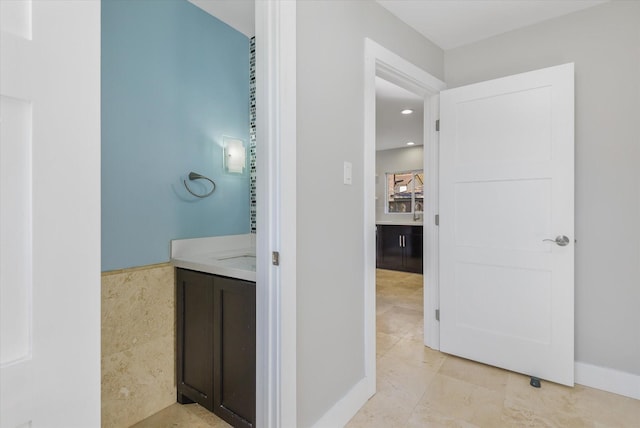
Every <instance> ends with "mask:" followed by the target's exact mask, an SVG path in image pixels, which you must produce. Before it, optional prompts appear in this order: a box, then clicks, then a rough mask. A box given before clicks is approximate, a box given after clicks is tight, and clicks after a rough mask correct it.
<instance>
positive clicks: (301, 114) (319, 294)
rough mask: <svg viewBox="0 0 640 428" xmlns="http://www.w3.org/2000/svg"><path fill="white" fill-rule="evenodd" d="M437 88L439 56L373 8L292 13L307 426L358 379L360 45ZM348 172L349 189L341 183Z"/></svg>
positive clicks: (301, 380) (300, 340) (301, 363)
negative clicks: (346, 166)
mask: <svg viewBox="0 0 640 428" xmlns="http://www.w3.org/2000/svg"><path fill="white" fill-rule="evenodd" d="M365 37H369V38H371V39H373V40H374V41H376V42H377V43H379V44H381V45H383V46H385V47H386V48H387V49H390V50H392V51H394V52H395V53H397V54H398V55H400V56H403V57H404V58H406V59H407V60H409V61H411V62H413V63H414V64H416V65H417V66H420V67H422V68H424V69H425V70H426V71H428V72H429V73H431V74H433V75H435V76H437V77H438V78H442V75H443V52H442V51H441V50H440V49H439V48H437V47H436V46H435V45H433V44H431V43H430V42H429V41H427V40H426V39H425V38H424V37H422V36H421V35H419V34H418V33H417V32H415V31H414V30H412V29H410V28H409V27H407V26H406V25H404V24H403V23H401V22H400V21H399V20H398V19H397V18H395V17H394V16H393V15H391V14H390V13H389V12H387V11H386V10H385V9H383V8H382V7H381V6H379V5H378V4H377V3H375V2H368V1H367V2H364V1H315V2H307V1H305V2H298V3H297V130H298V131H297V170H298V176H297V188H298V193H297V238H298V242H297V246H298V248H297V272H298V275H297V317H298V318H297V331H298V335H297V383H298V385H297V401H298V424H297V426H298V427H300V428H304V427H308V426H311V425H313V424H314V422H316V421H317V420H318V419H319V418H320V417H321V416H322V415H323V414H325V412H327V411H328V410H329V409H330V408H331V407H332V406H333V405H334V404H335V403H336V402H338V401H339V400H340V399H341V398H342V397H343V396H345V394H347V393H348V391H349V390H350V389H351V388H352V387H353V386H354V385H356V384H357V383H358V381H359V380H361V379H362V378H363V376H364V362H365V358H364V272H363V271H364V257H363V251H364V248H363V247H364V236H363V227H362V224H363V219H364V213H363V197H364V196H363V193H364V187H363V156H364V119H363V103H364V92H363V90H364V78H363V75H364V39H365ZM345 160H347V161H350V162H352V163H353V185H351V186H347V185H344V184H343V183H342V178H343V177H342V175H343V162H344V161H345Z"/></svg>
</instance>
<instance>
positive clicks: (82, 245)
mask: <svg viewBox="0 0 640 428" xmlns="http://www.w3.org/2000/svg"><path fill="white" fill-rule="evenodd" d="M99 106H100V3H99V2H93V1H86V2H76V1H54V0H49V1H31V0H17V1H0V317H1V320H0V426H2V427H3V428H4V427H7V428H14V427H25V426H48V427H62V426H65V427H66V426H99V425H100V339H99V333H100V109H99ZM69 266H72V268H70V267H69ZM70 271H72V272H70ZM70 374H72V375H70ZM69 397H73V399H69Z"/></svg>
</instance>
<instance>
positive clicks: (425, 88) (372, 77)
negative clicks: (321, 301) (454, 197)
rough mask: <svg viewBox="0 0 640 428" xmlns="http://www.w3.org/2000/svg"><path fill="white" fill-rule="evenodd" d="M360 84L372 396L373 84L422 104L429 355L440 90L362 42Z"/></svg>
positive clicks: (434, 337) (434, 341) (434, 298)
mask: <svg viewBox="0 0 640 428" xmlns="http://www.w3.org/2000/svg"><path fill="white" fill-rule="evenodd" d="M364 78H365V93H364V98H365V147H364V182H365V183H366V184H365V195H364V198H365V200H364V227H365V243H364V245H365V249H364V253H365V272H364V277H365V293H364V294H365V371H366V377H367V378H368V380H369V392H370V393H371V395H373V394H374V393H375V379H376V199H375V198H376V180H381V179H382V180H385V182H386V177H383V175H385V174H384V171H377V169H376V78H380V79H383V80H384V81H386V82H389V83H391V84H393V85H395V86H398V87H400V88H403V89H404V90H405V91H408V92H409V93H413V94H415V95H416V96H417V97H418V98H420V99H421V100H422V110H423V111H422V123H423V133H422V134H423V135H422V145H423V157H422V165H423V169H424V173H423V176H422V177H421V178H422V180H423V181H424V183H423V189H422V190H423V195H422V198H421V199H422V203H423V205H422V207H420V208H422V210H421V211H419V212H420V214H421V215H422V220H423V226H422V228H423V237H424V239H423V247H422V248H423V266H424V275H423V288H424V291H423V295H424V299H423V310H424V319H423V324H424V335H423V342H424V344H425V345H426V346H429V347H431V348H434V349H439V326H438V322H437V320H436V319H435V311H436V309H437V305H438V282H437V279H438V230H437V226H436V225H435V222H434V219H435V216H436V214H437V213H438V194H437V190H438V181H437V179H438V162H437V159H438V144H437V142H438V135H437V131H436V127H435V121H436V120H437V118H438V117H437V114H438V101H439V99H438V94H439V93H440V91H441V90H443V89H445V84H444V82H442V81H440V80H439V79H437V78H435V77H433V76H432V75H430V74H429V73H427V72H425V71H424V70H422V69H420V68H418V67H416V66H415V65H413V64H411V63H409V62H408V61H406V60H404V59H403V58H401V57H399V56H398V55H396V54H394V53H393V52H391V51H389V50H387V49H386V48H384V47H382V46H380V45H378V44H377V43H375V42H374V41H372V40H370V39H366V41H365V76H364ZM414 143H415V141H414ZM376 175H378V177H377V178H376ZM394 181H395V180H394ZM399 190H400V189H399ZM406 190H408V186H407V189H402V191H406ZM419 199H420V198H419ZM411 200H412V206H411V210H412V212H411V215H415V214H416V211H417V210H416V209H415V208H416V206H415V205H416V202H415V201H416V197H415V194H413V195H412V196H411ZM387 202H388V201H387ZM396 206H397V204H396ZM406 209H407V208H406V207H405V210H406ZM387 211H388V206H387ZM400 240H402V238H400ZM404 248H406V237H405V247H404Z"/></svg>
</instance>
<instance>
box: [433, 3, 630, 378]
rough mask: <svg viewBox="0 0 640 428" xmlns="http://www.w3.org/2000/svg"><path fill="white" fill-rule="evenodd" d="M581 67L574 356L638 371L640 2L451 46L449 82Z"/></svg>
mask: <svg viewBox="0 0 640 428" xmlns="http://www.w3.org/2000/svg"><path fill="white" fill-rule="evenodd" d="M567 62H575V70H576V239H577V240H578V242H577V244H576V294H575V295H576V360H577V361H580V362H584V363H589V364H593V365H596V366H602V367H608V368H613V369H617V370H620V371H623V372H628V373H633V374H636V375H638V374H640V333H639V330H638V326H640V310H638V308H639V307H640V190H639V187H640V186H639V185H640V83H639V82H640V2H612V3H608V4H605V5H603V6H598V7H595V8H592V9H587V10H585V11H581V12H577V13H574V14H571V15H567V16H565V17H561V18H557V19H554V20H551V21H547V22H544V23H541V24H537V25H534V26H531V27H528V28H525V29H521V30H517V31H512V32H509V33H506V34H503V35H500V36H496V37H493V38H491V39H488V40H486V41H482V42H479V43H475V44H472V45H469V46H465V47H461V48H458V49H453V50H450V51H447V52H446V53H445V69H446V73H445V77H446V79H445V80H446V82H447V85H448V86H449V87H456V86H461V85H464V84H468V83H473V82H478V81H483V80H487V79H492V78H497V77H501V76H505V75H509V74H514V73H519V72H524V71H529V70H534V69H538V68H543V67H548V66H552V65H557V64H562V63H567Z"/></svg>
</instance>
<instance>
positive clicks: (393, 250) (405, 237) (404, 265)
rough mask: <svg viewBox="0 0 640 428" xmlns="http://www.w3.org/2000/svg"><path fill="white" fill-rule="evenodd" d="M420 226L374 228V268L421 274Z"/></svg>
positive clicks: (384, 225)
mask: <svg viewBox="0 0 640 428" xmlns="http://www.w3.org/2000/svg"><path fill="white" fill-rule="evenodd" d="M422 256H423V236H422V226H403V225H394V224H393V225H392V224H383V225H377V226H376V267H377V268H379V269H390V270H400V271H404V272H414V273H422Z"/></svg>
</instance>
